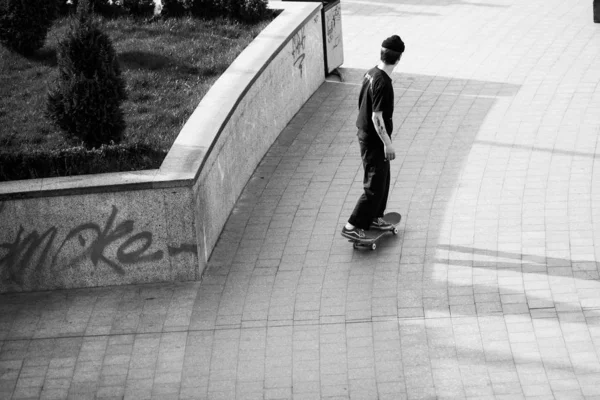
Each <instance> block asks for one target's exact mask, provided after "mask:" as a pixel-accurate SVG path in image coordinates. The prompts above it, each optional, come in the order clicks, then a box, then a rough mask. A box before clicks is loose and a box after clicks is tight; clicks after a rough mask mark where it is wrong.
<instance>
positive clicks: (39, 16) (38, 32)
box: [0, 0, 58, 55]
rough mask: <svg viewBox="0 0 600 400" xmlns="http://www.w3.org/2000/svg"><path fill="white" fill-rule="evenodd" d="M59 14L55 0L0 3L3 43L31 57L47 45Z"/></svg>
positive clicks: (23, 0)
mask: <svg viewBox="0 0 600 400" xmlns="http://www.w3.org/2000/svg"><path fill="white" fill-rule="evenodd" d="M57 13H58V2H57V1H56V0H3V1H2V2H1V3H0V42H2V43H3V44H4V45H5V46H6V47H7V48H9V49H11V50H13V51H16V52H18V53H20V54H24V55H29V54H31V53H33V52H34V51H35V50H37V49H39V48H41V47H42V46H44V42H45V41H46V35H47V34H48V31H49V30H50V27H51V26H52V23H53V22H54V19H55V18H56V15H57Z"/></svg>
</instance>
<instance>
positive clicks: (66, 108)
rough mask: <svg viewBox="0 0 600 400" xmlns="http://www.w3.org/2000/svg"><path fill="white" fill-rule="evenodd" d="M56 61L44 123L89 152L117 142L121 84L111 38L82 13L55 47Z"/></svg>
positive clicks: (122, 124)
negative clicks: (79, 142)
mask: <svg viewBox="0 0 600 400" xmlns="http://www.w3.org/2000/svg"><path fill="white" fill-rule="evenodd" d="M81 6H82V4H80V7H81ZM84 6H85V5H84ZM78 13H80V10H78ZM57 61H58V69H59V71H58V72H59V76H58V81H57V84H56V87H54V88H53V89H51V91H50V93H49V95H48V100H47V110H46V115H47V117H48V118H49V119H51V120H52V121H53V122H54V123H56V124H57V125H58V126H59V127H60V128H61V129H62V130H63V131H64V132H65V133H66V134H67V136H68V137H69V138H71V139H78V140H80V141H82V142H83V143H84V144H85V145H86V146H87V147H88V148H91V147H97V146H100V145H101V144H107V143H110V142H119V141H120V140H121V138H122V135H123V132H124V130H125V121H124V118H123V112H122V110H121V104H122V102H123V100H125V98H126V93H125V82H124V80H123V78H122V77H121V69H120V67H119V64H118V60H117V55H116V52H115V50H114V48H113V46H112V43H111V41H110V38H109V37H108V36H107V35H106V34H104V33H103V32H101V31H100V29H98V27H96V26H95V24H94V23H93V22H92V20H91V17H90V16H89V14H88V13H87V12H85V11H82V12H81V13H80V15H79V17H78V19H77V21H76V22H75V23H74V24H73V25H72V26H71V29H70V31H69V33H68V34H67V37H66V38H65V40H63V41H62V42H60V43H59V45H58V52H57Z"/></svg>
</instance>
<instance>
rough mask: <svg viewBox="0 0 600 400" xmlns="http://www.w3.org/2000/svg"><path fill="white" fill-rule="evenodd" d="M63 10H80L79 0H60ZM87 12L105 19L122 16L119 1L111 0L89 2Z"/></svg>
mask: <svg viewBox="0 0 600 400" xmlns="http://www.w3.org/2000/svg"><path fill="white" fill-rule="evenodd" d="M60 1H62V2H63V3H62V5H61V10H69V11H70V10H80V7H79V0H60ZM86 4H87V7H86V12H88V13H96V14H99V15H102V16H105V17H114V16H118V15H119V14H121V8H122V7H121V5H120V4H119V1H111V0H87V1H86Z"/></svg>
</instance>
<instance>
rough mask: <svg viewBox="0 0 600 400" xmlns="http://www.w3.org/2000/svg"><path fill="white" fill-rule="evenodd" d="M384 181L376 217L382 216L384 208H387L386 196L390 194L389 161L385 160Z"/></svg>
mask: <svg viewBox="0 0 600 400" xmlns="http://www.w3.org/2000/svg"><path fill="white" fill-rule="evenodd" d="M385 167H386V168H385V183H384V184H383V188H384V189H383V194H382V195H381V203H380V204H379V210H378V212H377V214H376V215H375V218H377V217H383V215H384V214H385V209H386V208H387V202H388V197H389V194H390V182H391V177H390V175H391V172H390V162H389V161H387V160H386V162H385Z"/></svg>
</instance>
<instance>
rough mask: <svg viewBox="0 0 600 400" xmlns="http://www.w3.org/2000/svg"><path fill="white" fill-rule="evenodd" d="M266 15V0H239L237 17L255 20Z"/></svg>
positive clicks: (243, 19)
mask: <svg viewBox="0 0 600 400" xmlns="http://www.w3.org/2000/svg"><path fill="white" fill-rule="evenodd" d="M266 15H267V0H241V5H240V9H239V14H238V16H237V19H240V20H242V21H245V22H256V21H259V20H261V19H263V18H264V17H266Z"/></svg>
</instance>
